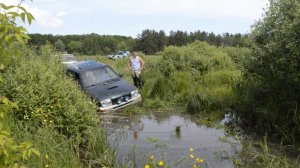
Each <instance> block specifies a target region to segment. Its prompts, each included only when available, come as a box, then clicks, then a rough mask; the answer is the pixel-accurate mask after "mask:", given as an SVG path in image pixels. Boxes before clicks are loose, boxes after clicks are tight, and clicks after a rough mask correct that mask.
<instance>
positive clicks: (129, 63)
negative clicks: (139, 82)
mask: <svg viewBox="0 0 300 168" xmlns="http://www.w3.org/2000/svg"><path fill="white" fill-rule="evenodd" d="M127 66H128V68H129V69H130V70H131V62H130V58H129V59H128V62H127Z"/></svg>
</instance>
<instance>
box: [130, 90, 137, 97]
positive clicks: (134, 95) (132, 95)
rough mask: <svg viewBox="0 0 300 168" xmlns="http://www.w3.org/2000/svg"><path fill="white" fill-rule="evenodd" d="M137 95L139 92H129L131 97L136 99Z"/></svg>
mask: <svg viewBox="0 0 300 168" xmlns="http://www.w3.org/2000/svg"><path fill="white" fill-rule="evenodd" d="M138 95H139V91H138V90H135V91H132V92H131V97H136V96H138Z"/></svg>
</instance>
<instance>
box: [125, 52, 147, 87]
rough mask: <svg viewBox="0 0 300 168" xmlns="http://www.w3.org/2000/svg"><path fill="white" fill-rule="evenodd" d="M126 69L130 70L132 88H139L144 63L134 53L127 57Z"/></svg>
mask: <svg viewBox="0 0 300 168" xmlns="http://www.w3.org/2000/svg"><path fill="white" fill-rule="evenodd" d="M128 67H129V68H130V70H131V76H132V79H133V83H134V86H136V87H137V88H141V86H142V81H141V73H142V69H143V68H144V61H143V59H142V58H141V57H139V56H138V55H137V53H136V52H135V51H134V52H133V53H132V55H131V56H130V57H129V61H128Z"/></svg>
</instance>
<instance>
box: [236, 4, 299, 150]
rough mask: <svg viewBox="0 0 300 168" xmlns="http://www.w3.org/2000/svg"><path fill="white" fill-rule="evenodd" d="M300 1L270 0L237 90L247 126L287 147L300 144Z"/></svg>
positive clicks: (239, 113)
mask: <svg viewBox="0 0 300 168" xmlns="http://www.w3.org/2000/svg"><path fill="white" fill-rule="evenodd" d="M299 14H300V3H299V1H297V0H271V1H270V7H269V9H268V11H267V12H266V13H265V15H264V17H263V18H262V19H261V20H260V21H259V22H257V23H256V24H255V26H254V30H253V32H252V34H251V37H252V40H253V44H252V53H251V57H250V58H249V59H248V61H247V62H246V63H245V75H244V80H243V81H242V82H241V83H240V85H239V86H238V87H237V88H236V93H237V96H238V98H239V100H238V101H237V104H236V107H235V108H236V115H237V116H238V117H239V118H240V119H241V120H242V122H243V124H244V125H246V126H248V127H250V128H252V129H254V130H255V131H258V132H260V133H263V134H264V133H265V132H268V133H270V134H273V135H275V136H277V138H280V139H281V140H282V141H283V142H285V143H287V144H293V145H294V144H297V142H299V141H300V113H299V107H298V106H299V103H300V87H299V86H300V78H299V77H300V76H299V74H300V68H299V66H300V64H299V63H300V62H299V58H300V48H299V45H300V42H299V39H300V29H299V28H300V17H299V16H300V15H299Z"/></svg>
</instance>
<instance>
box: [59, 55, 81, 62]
mask: <svg viewBox="0 0 300 168" xmlns="http://www.w3.org/2000/svg"><path fill="white" fill-rule="evenodd" d="M75 62H77V60H76V58H75V56H74V55H73V54H62V55H61V63H63V64H72V63H75Z"/></svg>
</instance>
